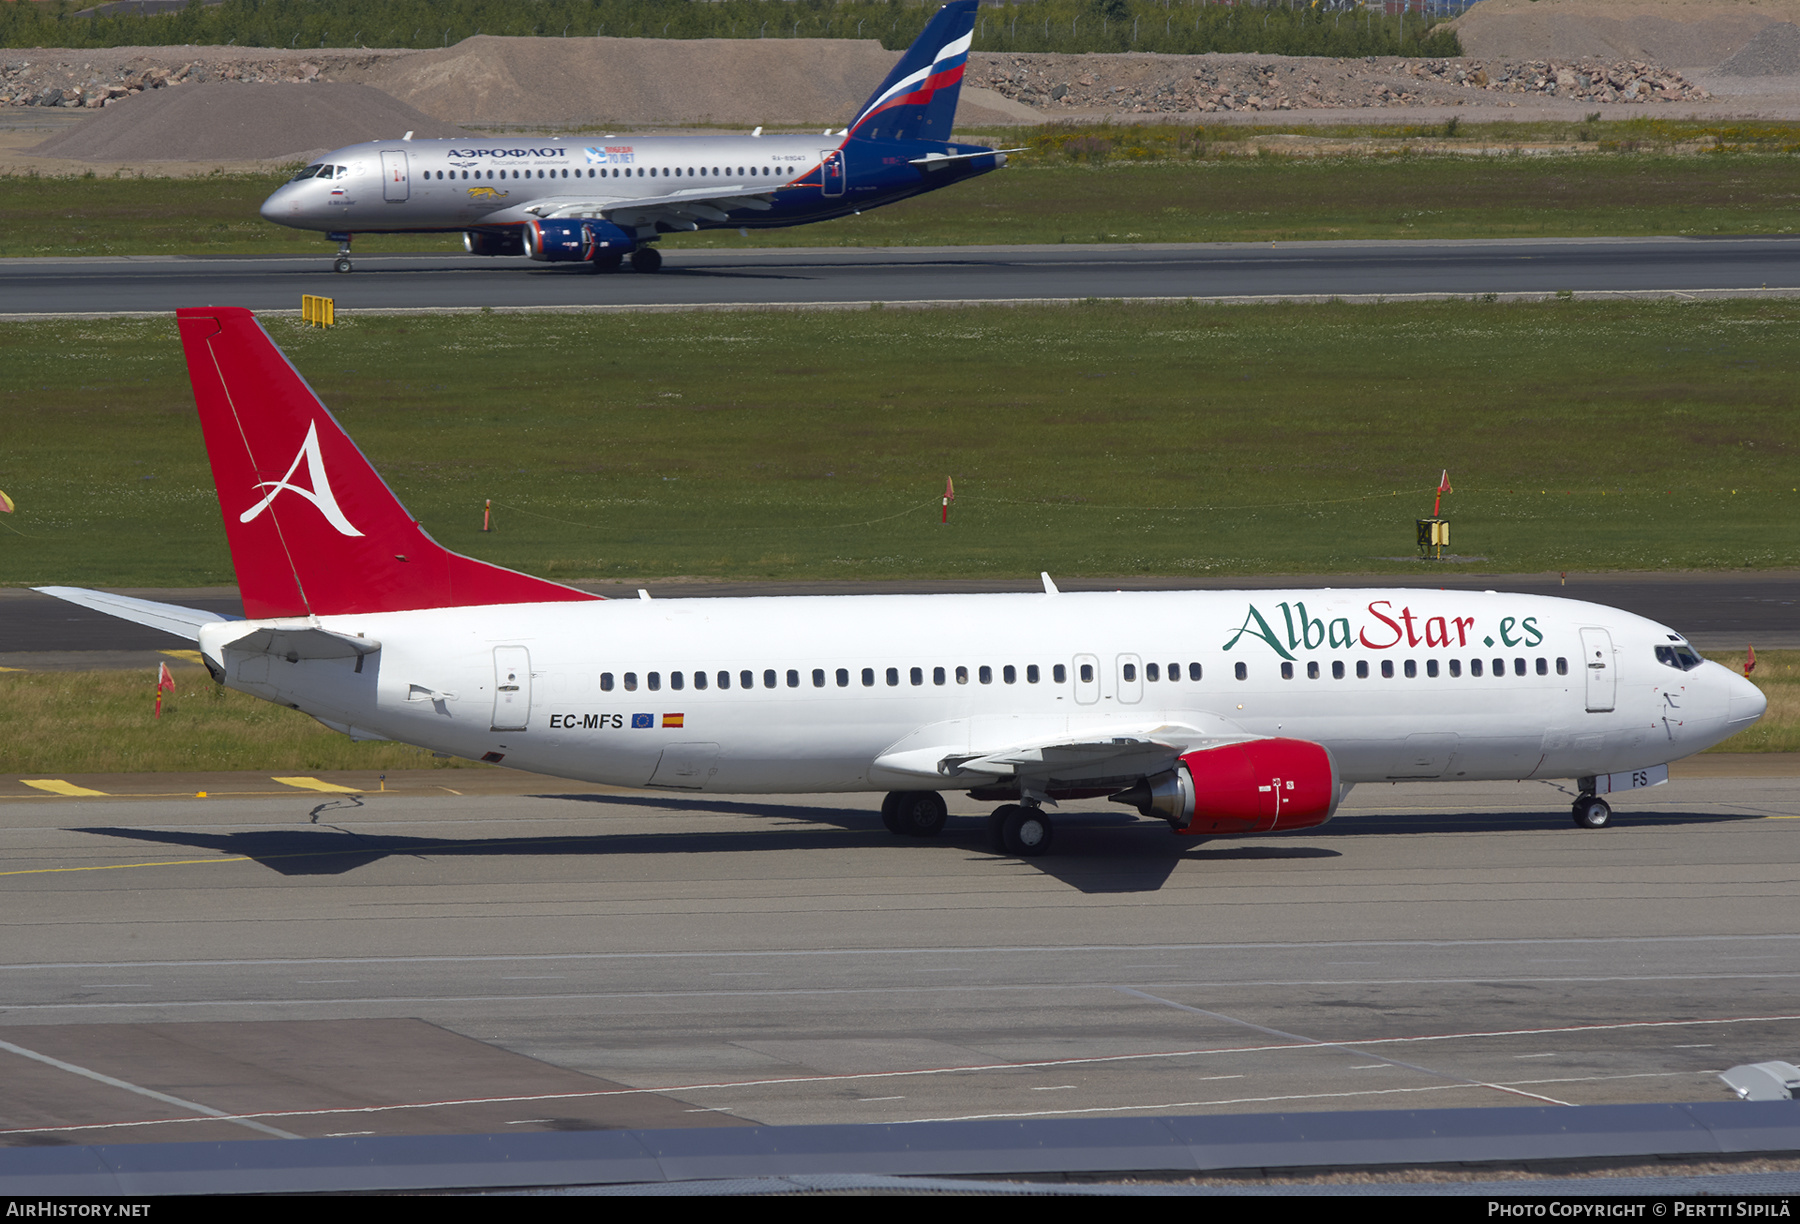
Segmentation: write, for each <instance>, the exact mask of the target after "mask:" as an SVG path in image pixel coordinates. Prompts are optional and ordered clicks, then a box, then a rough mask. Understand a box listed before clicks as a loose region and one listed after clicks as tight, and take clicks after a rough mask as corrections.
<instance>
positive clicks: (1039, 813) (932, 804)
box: [881, 791, 1053, 858]
mask: <svg viewBox="0 0 1800 1224" xmlns="http://www.w3.org/2000/svg"><path fill="white" fill-rule="evenodd" d="M948 815H949V809H948V808H947V807H946V806H945V804H944V797H943V796H942V795H940V794H938V793H937V792H936V791H891V792H889V794H888V795H887V797H886V798H884V799H883V800H882V801H881V823H882V824H883V825H885V826H887V831H888V832H889V833H894V834H898V835H899V836H901V837H936V836H937V835H938V834H939V833H941V832H943V831H944V821H945V819H946V817H947V816H948ZM987 833H988V844H989V845H991V846H992V847H993V848H994V853H995V854H1010V855H1013V856H1015V857H1017V858H1036V857H1038V856H1039V855H1041V854H1048V853H1049V852H1050V841H1051V837H1052V833H1053V830H1052V829H1051V826H1050V817H1049V816H1048V815H1047V814H1045V812H1044V810H1043V809H1042V808H1041V807H1039V806H1038V805H1037V804H1035V803H1009V804H1007V805H1005V806H1004V807H998V808H995V809H994V812H993V815H991V816H989V817H988V819H987Z"/></svg>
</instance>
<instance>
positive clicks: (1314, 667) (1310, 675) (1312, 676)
mask: <svg viewBox="0 0 1800 1224" xmlns="http://www.w3.org/2000/svg"><path fill="white" fill-rule="evenodd" d="M1306 678H1307V679H1308V680H1317V679H1318V678H1319V665H1318V664H1317V663H1308V664H1307V665H1306Z"/></svg>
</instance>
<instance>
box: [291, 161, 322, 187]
mask: <svg viewBox="0 0 1800 1224" xmlns="http://www.w3.org/2000/svg"><path fill="white" fill-rule="evenodd" d="M321 171H323V172H324V173H325V176H326V177H327V178H329V177H330V176H331V167H330V166H321V165H320V164H319V163H318V162H314V163H313V164H312V165H310V166H308V167H307V168H306V169H304V170H302V171H300V172H299V173H298V174H296V175H294V177H293V178H291V179H289V180H288V182H290V183H298V182H299V181H300V180H301V179H309V178H312V177H313V176H314V175H315V174H318V173H320V172H321Z"/></svg>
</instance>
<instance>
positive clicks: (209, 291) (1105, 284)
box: [0, 237, 1800, 317]
mask: <svg viewBox="0 0 1800 1224" xmlns="http://www.w3.org/2000/svg"><path fill="white" fill-rule="evenodd" d="M333 249H334V248H330V247H328V246H327V245H325V244H324V243H322V242H321V244H320V249H319V250H318V252H317V253H316V254H307V255H295V256H281V257H268V256H231V257H196V258H182V257H142V258H128V259H106V258H86V259H82V258H69V259H60V258H51V259H8V260H0V317H3V316H6V315H18V314H38V313H42V314H68V313H84V312H108V311H167V310H174V309H175V308H176V307H179V306H198V305H214V306H247V307H250V308H252V309H255V310H272V309H285V310H294V309H298V307H299V304H300V296H301V295H302V294H323V295H328V296H330V297H332V298H334V299H335V300H336V302H337V309H338V310H340V311H354V310H359V309H362V310H366V309H438V308H443V307H458V306H460V307H468V308H476V307H483V306H488V307H511V308H517V307H562V308H566V307H610V308H621V309H659V308H660V309H669V308H674V309H680V308H691V307H703V306H758V305H766V306H806V305H827V306H829V305H845V304H857V303H866V302H872V301H874V302H888V303H920V302H946V303H948V302H995V301H998V302H1020V301H1058V300H1079V299H1083V298H1249V299H1257V298H1293V297H1332V296H1342V297H1351V298H1355V297H1371V296H1386V297H1405V296H1409V295H1445V294H1449V295H1465V294H1467V295H1476V294H1486V293H1494V294H1501V295H1515V294H1524V295H1548V294H1553V293H1558V292H1562V291H1569V292H1573V293H1580V294H1622V295H1650V296H1666V295H1675V296H1693V295H1706V294H1711V293H1730V294H1739V293H1753V294H1754V293H1763V292H1770V293H1776V294H1785V293H1795V292H1800V238H1788V237H1767V238H1721V239H1698V238H1592V239H1562V238H1557V239H1508V240H1468V241H1450V242H1423V241H1416V242H1406V241H1392V242H1298V243H1206V244H1153V245H1132V244H1118V245H1099V246H1094V245H1074V244H1070V245H1063V246H1011V247H996V246H968V247H916V248H860V249H859V248H843V247H832V248H792V249H779V248H762V249H754V248H752V249H743V250H683V249H681V248H680V246H679V244H678V243H676V244H672V245H671V247H670V249H669V250H668V252H667V257H666V263H665V264H664V267H663V271H661V272H660V273H657V274H655V275H640V274H637V273H632V272H620V273H616V274H601V275H595V274H593V273H591V272H589V271H588V270H587V269H586V268H585V267H583V266H574V265H544V264H534V263H531V262H529V261H527V260H525V259H523V258H502V259H481V258H474V257H467V256H439V255H373V256H359V257H357V258H356V261H355V263H356V270H355V271H354V272H352V273H350V274H348V275H336V274H334V273H333V272H332V271H331V256H332V251H333Z"/></svg>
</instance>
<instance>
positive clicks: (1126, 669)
mask: <svg viewBox="0 0 1800 1224" xmlns="http://www.w3.org/2000/svg"><path fill="white" fill-rule="evenodd" d="M1119 674H1120V676H1121V677H1122V678H1123V679H1124V681H1125V682H1126V683H1127V684H1129V683H1131V682H1132V681H1133V680H1136V679H1137V664H1136V663H1127V664H1125V665H1124V666H1122V667H1120V669H1119Z"/></svg>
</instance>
